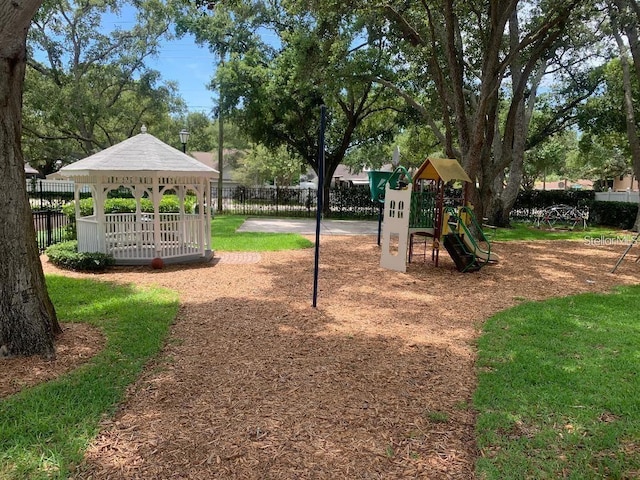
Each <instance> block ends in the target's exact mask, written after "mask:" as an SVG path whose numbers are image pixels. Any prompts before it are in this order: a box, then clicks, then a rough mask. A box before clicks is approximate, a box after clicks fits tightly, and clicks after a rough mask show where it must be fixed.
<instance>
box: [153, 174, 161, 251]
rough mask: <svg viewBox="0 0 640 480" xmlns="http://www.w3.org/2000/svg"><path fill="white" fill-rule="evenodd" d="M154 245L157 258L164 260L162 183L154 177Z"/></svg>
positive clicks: (156, 176)
mask: <svg viewBox="0 0 640 480" xmlns="http://www.w3.org/2000/svg"><path fill="white" fill-rule="evenodd" d="M152 195H153V243H154V246H155V251H156V257H160V258H162V232H161V231H160V182H159V180H158V175H154V176H153V193H152Z"/></svg>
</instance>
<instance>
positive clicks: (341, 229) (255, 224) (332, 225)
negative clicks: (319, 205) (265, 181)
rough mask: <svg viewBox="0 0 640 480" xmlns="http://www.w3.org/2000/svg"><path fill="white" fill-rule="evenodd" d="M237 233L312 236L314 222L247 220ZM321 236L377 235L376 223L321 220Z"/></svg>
mask: <svg viewBox="0 0 640 480" xmlns="http://www.w3.org/2000/svg"><path fill="white" fill-rule="evenodd" d="M238 232H274V233H299V234H301V235H314V234H315V233H316V221H315V219H311V218H248V219H247V220H246V221H245V222H244V223H243V224H242V225H241V226H240V228H239V229H238ZM320 233H321V234H322V235H377V234H378V222H377V221H371V220H322V222H321V224H320Z"/></svg>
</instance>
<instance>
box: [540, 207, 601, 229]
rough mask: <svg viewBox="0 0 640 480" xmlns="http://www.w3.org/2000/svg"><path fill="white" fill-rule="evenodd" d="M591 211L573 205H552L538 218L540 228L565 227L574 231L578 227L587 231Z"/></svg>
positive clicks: (542, 211)
mask: <svg viewBox="0 0 640 480" xmlns="http://www.w3.org/2000/svg"><path fill="white" fill-rule="evenodd" d="M587 218H589V211H588V210H585V209H581V208H578V207H573V206H571V205H552V206H550V207H547V208H545V209H543V210H541V211H540V212H539V213H538V215H537V217H536V223H535V224H536V227H538V228H550V229H554V228H560V227H565V228H568V229H569V230H573V229H575V228H576V227H578V228H582V229H583V230H586V228H587Z"/></svg>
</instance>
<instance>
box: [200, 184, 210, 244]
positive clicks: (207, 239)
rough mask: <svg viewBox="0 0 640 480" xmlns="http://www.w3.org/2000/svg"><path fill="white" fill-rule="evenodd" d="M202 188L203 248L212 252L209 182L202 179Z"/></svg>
mask: <svg viewBox="0 0 640 480" xmlns="http://www.w3.org/2000/svg"><path fill="white" fill-rule="evenodd" d="M202 187H203V188H204V206H205V208H206V212H205V227H204V235H205V239H204V242H203V243H204V246H205V247H204V248H205V250H212V247H211V206H212V204H211V201H212V198H211V181H210V180H208V179H206V178H203V179H202Z"/></svg>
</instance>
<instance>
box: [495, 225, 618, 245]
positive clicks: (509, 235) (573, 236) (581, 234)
mask: <svg viewBox="0 0 640 480" xmlns="http://www.w3.org/2000/svg"><path fill="white" fill-rule="evenodd" d="M485 234H487V235H488V237H489V239H490V240H495V241H501V242H502V241H510V240H522V241H535V240H579V241H585V240H589V239H590V238H596V239H599V238H603V237H604V238H616V237H618V236H622V235H624V236H630V234H629V232H622V231H620V230H616V229H613V228H608V227H588V228H587V229H586V230H583V229H575V230H567V229H555V230H551V229H548V228H537V227H535V226H533V225H532V224H527V223H515V222H514V223H513V224H512V228H498V229H496V230H495V232H492V231H491V230H490V229H485Z"/></svg>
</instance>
